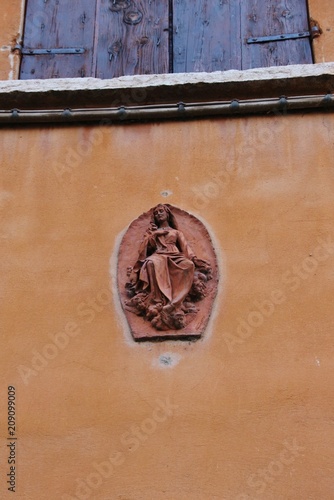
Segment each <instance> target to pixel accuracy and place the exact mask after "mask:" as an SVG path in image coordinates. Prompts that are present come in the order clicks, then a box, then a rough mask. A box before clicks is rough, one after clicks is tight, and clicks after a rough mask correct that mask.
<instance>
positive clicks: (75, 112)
mask: <svg viewBox="0 0 334 500" xmlns="http://www.w3.org/2000/svg"><path fill="white" fill-rule="evenodd" d="M333 107H334V96H333V95H332V94H326V95H319V96H306V97H305V96H304V97H303V96H302V97H289V98H287V97H280V98H277V99H257V100H233V101H222V102H206V103H190V104H185V103H177V104H168V105H159V106H152V105H147V106H129V107H125V106H120V107H117V108H83V109H38V110H24V109H20V110H19V109H12V110H0V124H6V125H8V124H21V123H75V122H100V123H117V122H129V121H131V122H136V121H155V120H169V119H187V118H203V117H209V116H231V115H235V116H244V115H248V114H252V115H256V114H259V115H261V114H270V113H273V114H284V113H288V112H289V111H294V110H295V111H301V110H312V109H313V110H314V109H325V108H327V109H328V108H333Z"/></svg>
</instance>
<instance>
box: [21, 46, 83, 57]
mask: <svg viewBox="0 0 334 500" xmlns="http://www.w3.org/2000/svg"><path fill="white" fill-rule="evenodd" d="M14 50H19V51H20V52H21V54H22V55H23V56H40V55H52V54H83V53H84V52H85V49H84V48H83V47H71V48H66V49H65V48H64V49H26V48H23V47H22V46H21V45H16V46H15V47H14Z"/></svg>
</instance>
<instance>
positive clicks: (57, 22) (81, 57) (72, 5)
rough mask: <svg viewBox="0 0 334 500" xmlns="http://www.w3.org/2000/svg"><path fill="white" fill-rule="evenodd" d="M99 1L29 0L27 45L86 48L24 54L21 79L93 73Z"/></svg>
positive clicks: (33, 46) (26, 28) (25, 32)
mask: <svg viewBox="0 0 334 500" xmlns="http://www.w3.org/2000/svg"><path fill="white" fill-rule="evenodd" d="M95 10H96V2H95V1H92V0H71V1H70V2H68V1H66V0H53V1H51V0H46V1H44V0H28V2H27V11H26V22H25V29H24V38H23V40H24V48H27V49H36V48H43V49H44V48H45V49H52V48H72V47H73V48H74V47H82V48H84V49H85V52H84V53H83V54H73V55H58V54H57V55H38V56H32V55H28V56H23V57H22V63H21V79H31V78H34V79H35V78H62V77H77V76H91V74H92V61H93V43H94V30H95Z"/></svg>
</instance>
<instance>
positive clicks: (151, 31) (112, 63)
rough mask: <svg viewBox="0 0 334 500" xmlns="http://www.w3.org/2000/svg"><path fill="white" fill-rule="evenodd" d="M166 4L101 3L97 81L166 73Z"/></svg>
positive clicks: (158, 1) (105, 0)
mask: <svg viewBox="0 0 334 500" xmlns="http://www.w3.org/2000/svg"><path fill="white" fill-rule="evenodd" d="M168 4H169V2H168V0H149V1H148V0H142V1H141V0H136V1H129V0H101V5H100V8H99V11H98V15H97V19H98V24H99V32H98V37H97V40H98V42H97V46H96V50H97V69H96V76H97V77H98V78H113V77H117V76H122V75H140V74H152V73H167V72H168V69H169V55H168V44H169V35H168V14H169V11H168Z"/></svg>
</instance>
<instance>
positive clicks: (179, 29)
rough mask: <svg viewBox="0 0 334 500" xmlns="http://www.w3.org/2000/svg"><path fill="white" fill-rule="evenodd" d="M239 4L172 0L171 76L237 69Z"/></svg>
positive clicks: (224, 0) (205, 0)
mask: <svg viewBox="0 0 334 500" xmlns="http://www.w3.org/2000/svg"><path fill="white" fill-rule="evenodd" d="M239 3H240V2H237V1H235V0H233V1H229V0H194V1H192V2H191V5H190V4H189V2H188V1H187V0H174V1H173V18H174V19H173V33H174V39H173V44H174V50H173V52H174V72H175V73H180V72H191V71H220V70H221V71H223V70H227V69H230V68H240V67H241V50H240V6H239Z"/></svg>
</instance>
